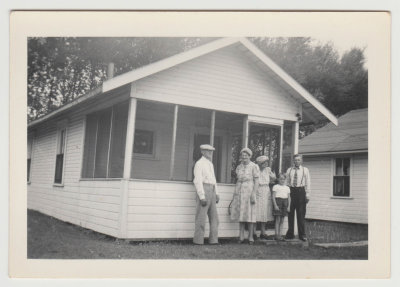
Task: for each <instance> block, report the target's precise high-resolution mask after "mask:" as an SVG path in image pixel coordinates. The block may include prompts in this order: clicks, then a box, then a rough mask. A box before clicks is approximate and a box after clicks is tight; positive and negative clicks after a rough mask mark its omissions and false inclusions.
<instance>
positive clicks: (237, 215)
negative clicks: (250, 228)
mask: <svg viewBox="0 0 400 287" xmlns="http://www.w3.org/2000/svg"><path fill="white" fill-rule="evenodd" d="M236 175H237V183H236V187H235V195H234V197H233V201H232V210H231V219H232V220H235V221H239V222H256V220H257V208H256V206H257V203H255V204H251V200H250V197H251V193H252V191H253V188H254V179H255V178H258V177H259V176H260V169H259V168H258V165H256V164H255V163H253V162H249V163H248V164H247V165H245V164H243V163H241V164H239V166H238V167H237V168H236ZM255 199H256V198H255Z"/></svg>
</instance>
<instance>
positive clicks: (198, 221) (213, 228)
mask: <svg viewBox="0 0 400 287" xmlns="http://www.w3.org/2000/svg"><path fill="white" fill-rule="evenodd" d="M203 187H204V195H205V197H206V201H207V205H206V206H202V205H201V203H200V199H199V197H198V196H196V218H195V231H194V237H193V243H196V244H204V232H205V229H206V218H207V217H208V221H209V223H210V236H209V237H208V243H211V244H215V243H218V224H219V220H218V212H217V205H216V194H215V188H214V185H211V184H206V183H204V184H203Z"/></svg>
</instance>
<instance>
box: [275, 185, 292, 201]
mask: <svg viewBox="0 0 400 287" xmlns="http://www.w3.org/2000/svg"><path fill="white" fill-rule="evenodd" d="M272 191H274V192H275V198H276V197H279V198H288V197H289V194H290V188H289V186H287V185H280V184H275V185H274V187H273V188H272Z"/></svg>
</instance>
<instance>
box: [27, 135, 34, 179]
mask: <svg viewBox="0 0 400 287" xmlns="http://www.w3.org/2000/svg"><path fill="white" fill-rule="evenodd" d="M32 147H33V138H32V137H28V152H27V158H28V165H27V182H30V181H31V165H32Z"/></svg>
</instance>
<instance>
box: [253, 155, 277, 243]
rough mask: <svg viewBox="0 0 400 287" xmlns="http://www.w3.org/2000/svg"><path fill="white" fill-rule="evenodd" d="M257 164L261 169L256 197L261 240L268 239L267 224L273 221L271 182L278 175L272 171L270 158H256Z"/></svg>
mask: <svg viewBox="0 0 400 287" xmlns="http://www.w3.org/2000/svg"><path fill="white" fill-rule="evenodd" d="M256 163H257V164H258V166H259V167H260V178H259V185H258V190H257V197H256V202H257V203H256V210H257V222H260V225H261V233H260V238H264V239H265V238H266V234H265V224H266V223H267V222H268V221H273V220H274V216H273V214H272V210H273V208H272V197H271V191H270V189H269V183H270V181H274V180H276V175H275V174H274V173H273V172H272V171H271V168H270V167H269V166H268V165H269V158H268V157H267V156H265V155H262V156H259V157H257V158H256ZM254 235H255V233H254Z"/></svg>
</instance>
